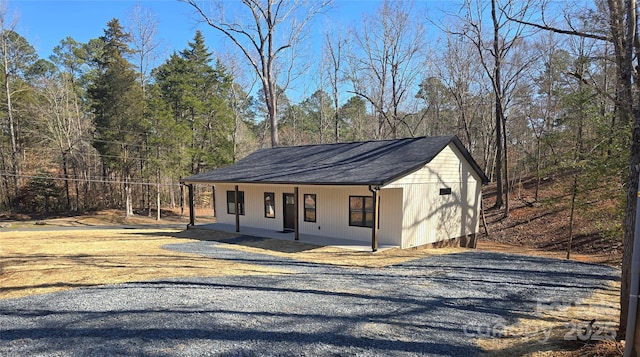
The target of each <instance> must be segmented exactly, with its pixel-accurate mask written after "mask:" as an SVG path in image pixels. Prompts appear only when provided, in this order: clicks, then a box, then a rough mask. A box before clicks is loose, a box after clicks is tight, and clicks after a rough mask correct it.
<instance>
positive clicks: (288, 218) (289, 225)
mask: <svg viewBox="0 0 640 357" xmlns="http://www.w3.org/2000/svg"><path fill="white" fill-rule="evenodd" d="M282 202H283V203H284V209H283V210H282V211H283V212H284V214H283V215H282V219H283V220H284V223H283V227H284V230H285V231H289V230H291V231H292V230H294V229H295V222H294V220H295V219H296V206H295V197H294V196H293V193H284V194H283V197H282Z"/></svg>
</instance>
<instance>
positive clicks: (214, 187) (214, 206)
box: [211, 186, 217, 217]
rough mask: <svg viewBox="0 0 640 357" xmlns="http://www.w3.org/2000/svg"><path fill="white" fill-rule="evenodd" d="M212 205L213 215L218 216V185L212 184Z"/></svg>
mask: <svg viewBox="0 0 640 357" xmlns="http://www.w3.org/2000/svg"><path fill="white" fill-rule="evenodd" d="M211 206H212V208H213V216H214V217H217V215H216V186H211Z"/></svg>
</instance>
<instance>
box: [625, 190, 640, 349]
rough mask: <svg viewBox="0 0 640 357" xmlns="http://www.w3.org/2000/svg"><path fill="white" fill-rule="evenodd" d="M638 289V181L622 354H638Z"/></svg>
mask: <svg viewBox="0 0 640 357" xmlns="http://www.w3.org/2000/svg"><path fill="white" fill-rule="evenodd" d="M639 290H640V182H638V194H637V197H636V224H635V232H634V235H633V255H632V258H631V286H630V291H629V309H628V314H627V334H626V336H625V341H626V343H625V349H624V356H625V357H630V356H633V355H636V356H637V355H638V352H639V348H638V347H639V346H637V345H636V344H637V343H638V337H636V329H637V327H638V326H637V325H638V322H639V321H638V298H639V297H638V291H639Z"/></svg>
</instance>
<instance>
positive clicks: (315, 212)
mask: <svg viewBox="0 0 640 357" xmlns="http://www.w3.org/2000/svg"><path fill="white" fill-rule="evenodd" d="M181 182H182V183H183V184H186V185H187V187H188V188H189V204H190V207H191V208H192V209H191V210H190V212H193V211H194V210H193V185H195V184H198V185H200V184H206V185H212V186H213V187H214V202H215V207H214V209H215V212H216V218H217V222H218V223H223V224H235V228H236V231H238V232H239V231H241V227H243V226H244V227H252V228H260V229H266V230H273V231H288V230H290V231H293V232H295V237H296V239H297V238H298V235H299V234H300V233H302V234H308V235H316V236H324V237H332V238H343V239H351V240H359V241H363V242H365V243H367V244H368V242H371V247H372V250H373V251H376V250H377V248H378V244H379V242H380V244H385V245H394V246H399V247H401V248H411V247H418V246H423V245H437V244H446V243H451V242H453V243H459V242H461V241H462V243H463V244H465V245H467V246H468V245H469V242H471V245H474V244H475V234H476V233H477V232H478V229H479V223H480V214H481V211H480V210H481V206H480V201H481V191H480V188H481V186H482V184H484V183H487V177H486V176H485V174H484V173H483V172H482V170H481V169H480V167H479V166H478V164H477V163H476V162H475V161H474V160H473V158H472V157H471V155H470V154H469V152H468V151H467V150H466V149H465V147H464V146H463V145H462V143H461V142H460V140H459V139H458V138H457V137H456V136H437V137H419V138H408V139H397V140H380V141H366V142H349V143H335V144H324V145H304V146H291V147H274V148H267V149H261V150H258V151H256V152H254V153H252V154H250V155H249V156H247V157H245V158H244V159H242V160H240V161H238V162H236V163H235V164H233V165H230V166H227V167H223V168H220V169H216V170H213V171H210V172H205V173H201V174H197V175H193V176H190V177H186V178H184V179H182V180H181ZM194 223H195V222H194V216H193V213H191V216H190V225H193V224H194Z"/></svg>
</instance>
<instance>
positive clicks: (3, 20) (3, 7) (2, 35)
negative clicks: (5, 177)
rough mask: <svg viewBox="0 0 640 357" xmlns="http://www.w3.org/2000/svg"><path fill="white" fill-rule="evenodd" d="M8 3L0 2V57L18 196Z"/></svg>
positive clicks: (13, 20) (11, 20)
mask: <svg viewBox="0 0 640 357" xmlns="http://www.w3.org/2000/svg"><path fill="white" fill-rule="evenodd" d="M7 11H8V10H7V2H6V1H1V2H0V55H1V56H2V58H1V60H2V64H1V66H2V78H3V79H4V80H3V82H4V83H3V87H4V88H3V89H4V95H5V98H4V100H5V103H4V104H5V106H6V113H5V114H6V115H7V121H8V123H7V125H8V128H7V131H8V132H9V141H10V143H11V172H12V175H13V188H14V195H15V196H17V195H18V189H19V177H20V164H19V162H18V160H19V155H18V151H19V148H18V140H17V138H16V136H17V135H16V134H17V133H16V123H15V117H14V110H13V103H12V100H11V99H12V96H13V94H14V93H13V91H14V88H13V86H12V80H13V79H14V78H13V77H14V76H15V73H14V71H12V67H14V65H13V64H12V63H11V61H13V58H11V57H12V54H13V53H14V51H15V49H14V48H12V47H13V43H12V42H13V40H12V37H13V38H15V32H14V31H13V29H14V28H15V26H16V21H15V19H9V18H8V15H7Z"/></svg>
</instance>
